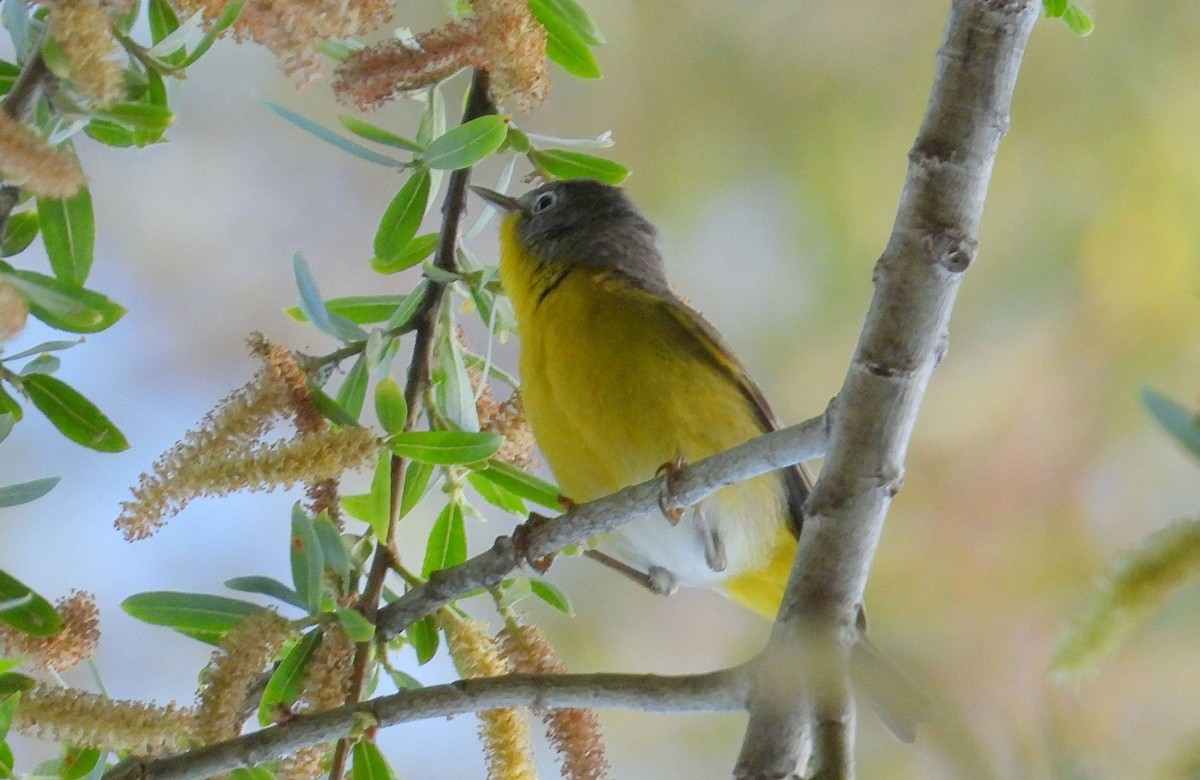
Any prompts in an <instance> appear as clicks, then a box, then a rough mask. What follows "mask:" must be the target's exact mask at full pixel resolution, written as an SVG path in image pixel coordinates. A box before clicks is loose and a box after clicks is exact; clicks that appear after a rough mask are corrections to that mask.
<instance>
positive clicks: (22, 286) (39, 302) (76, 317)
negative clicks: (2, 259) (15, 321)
mask: <svg viewBox="0 0 1200 780" xmlns="http://www.w3.org/2000/svg"><path fill="white" fill-rule="evenodd" d="M0 279H3V280H4V281H6V282H8V283H9V284H11V285H12V286H13V287H14V288H16V290H17V292H19V293H21V295H22V297H24V298H25V302H26V303H28V304H29V311H30V313H31V314H33V316H35V317H37V318H38V319H39V320H41V321H42V322H44V323H46V324H47V325H49V326H50V327H52V328H58V329H59V330H65V331H68V332H70V333H98V332H100V331H102V330H104V329H105V328H108V327H109V326H110V325H112V324H113V323H115V322H116V321H117V320H119V319H121V317H123V316H124V315H125V309H124V307H122V306H121V305H120V304H117V303H114V302H113V301H111V300H109V299H108V298H106V297H105V296H103V295H101V294H100V293H98V292H93V291H91V290H87V289H84V288H82V287H76V286H74V285H72V284H69V283H67V282H64V281H61V280H59V279H55V278H54V277H53V276H46V275H44V274H39V273H35V272H34V271H24V270H16V269H14V268H12V266H9V265H8V264H7V263H5V264H0Z"/></svg>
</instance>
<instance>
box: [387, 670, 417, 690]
mask: <svg viewBox="0 0 1200 780" xmlns="http://www.w3.org/2000/svg"><path fill="white" fill-rule="evenodd" d="M387 673H388V677H391V678H392V683H394V684H395V686H396V688H397V690H401V691H415V690H417V689H418V688H423V687H424V686H423V685H421V681H420V680H418V679H417V678H416V677H413V676H412V675H411V674H408V673H407V672H402V671H400V670H399V669H388V670H387Z"/></svg>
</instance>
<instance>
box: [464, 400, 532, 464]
mask: <svg viewBox="0 0 1200 780" xmlns="http://www.w3.org/2000/svg"><path fill="white" fill-rule="evenodd" d="M475 405H476V410H477V412H478V414H479V427H480V429H481V430H484V431H487V432H488V433H498V434H500V435H501V436H503V437H504V444H502V445H500V450H499V451H498V452H497V453H496V455H495V457H496V459H497V460H501V461H503V462H505V463H508V464H509V465H512V466H516V467H517V468H519V469H530V468H536V467H537V465H538V463H537V460H536V459H535V458H534V457H533V450H534V446H535V445H536V442H535V441H534V438H533V429H531V428H530V427H529V421H528V420H527V419H526V417H525V406H524V404H523V403H522V402H521V393H520V391H513V394H512V395H510V396H509V397H508V398H507V399H506V400H504V401H501V402H498V401H496V397H495V396H494V395H493V394H492V388H491V386H490V385H484V386H483V390H482V392H480V394H479V400H477V401H476V402H475Z"/></svg>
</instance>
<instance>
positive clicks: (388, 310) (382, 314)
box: [284, 295, 409, 325]
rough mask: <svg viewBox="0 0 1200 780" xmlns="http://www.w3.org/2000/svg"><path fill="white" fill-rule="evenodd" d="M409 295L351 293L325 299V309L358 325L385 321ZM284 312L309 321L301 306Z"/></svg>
mask: <svg viewBox="0 0 1200 780" xmlns="http://www.w3.org/2000/svg"><path fill="white" fill-rule="evenodd" d="M408 297H409V296H407V295H350V296H346V297H345V298H330V299H329V300H327V301H325V310H326V311H328V312H330V313H331V314H338V315H341V316H342V317H345V318H346V319H348V320H350V321H351V322H353V323H355V324H357V325H370V324H373V323H376V322H385V321H387V319H388V318H389V317H391V316H392V315H393V314H395V312H396V307H397V306H402V305H404V303H405V302H406V301H407V300H408ZM284 314H286V315H287V316H289V317H291V318H292V319H294V320H296V321H297V322H308V317H306V316H304V312H303V311H301V310H300V307H299V306H292V307H289V308H287V309H284Z"/></svg>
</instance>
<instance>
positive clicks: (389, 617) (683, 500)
mask: <svg viewBox="0 0 1200 780" xmlns="http://www.w3.org/2000/svg"><path fill="white" fill-rule="evenodd" d="M825 438H826V419H825V416H824V415H822V416H821V417H815V418H813V419H811V420H808V421H807V422H802V423H799V424H798V425H793V426H791V427H789V428H784V429H783V430H779V431H774V432H772V433H768V434H765V435H763V436H760V437H758V438H757V439H752V440H751V441H748V442H746V443H745V444H742V445H739V446H737V447H734V448H733V449H731V450H728V451H727V452H723V453H720V454H718V455H713V456H712V457H710V458H705V459H704V460H702V461H698V462H696V463H694V464H692V465H691V466H689V467H688V468H687V469H686V470H685V471H684V473H683V476H682V477H681V478H680V479H679V480H678V481H677V482H676V483H675V484H674V488H673V490H672V492H671V494H670V497H669V500H668V502H667V505H668V506H669V507H687V506H692V505H694V504H698V503H700V501H702V500H703V499H705V498H706V497H708V496H709V495H711V494H713V493H715V492H716V491H718V490H720V489H721V488H723V487H728V486H729V485H733V484H736V483H738V482H744V481H746V480H748V479H752V478H753V477H757V476H758V475H760V474H765V473H767V472H768V471H773V470H775V469H780V468H784V467H786V466H791V465H794V464H796V463H800V462H801V461H805V460H812V459H813V458H818V457H820V456H821V455H822V454H823V453H824V451H825ZM664 485H665V482H664V480H663V479H651V480H648V481H646V482H643V483H641V484H640V485H634V486H633V487H628V488H625V489H624V490H622V491H620V492H618V493H614V494H613V495H611V496H607V497H605V498H601V499H598V500H596V501H591V502H589V503H586V504H580V505H579V506H577V507H575V508H574V509H572V510H571V511H569V512H567V513H565V514H563V515H561V516H560V517H555V518H552V519H548V520H546V519H535V520H532V521H530V522H528V523H526V524H525V525H524V526H522V529H523V530H522V533H520V534H514V536H515V537H516V538H517V541H514V537H508V536H501V537H499V538H498V539H496V543H495V544H494V545H492V548H491V549H490V550H488V551H487V552H485V553H483V554H481V555H477V556H475V557H474V558H472V559H470V560H469V561H466V562H464V563H462V564H460V565H458V566H454V567H452V568H449V569H443V570H442V571H437V572H434V573H433V574H432V575H431V576H430V578H429V582H427V583H426V584H424V585H421V586H418V587H416V588H413V589H412V590H410V591H408V592H407V593H405V594H404V595H403V596H401V597H400V598H398V599H396V601H394V602H392V603H391V604H389V605H388V606H387V607H385V608H384V609H382V610H380V611H379V618H378V621H377V631H378V633H379V635H380V636H382V637H384V638H391V637H394V636H395V635H396V634H398V633H400V632H401V631H403V630H404V629H405V628H407V627H408V626H409V625H410V624H412V623H413V622H415V621H417V620H420V619H421V618H422V617H424V616H425V615H428V614H430V613H432V612H434V611H435V610H437V609H440V608H441V607H444V606H445V605H446V604H449V603H450V602H451V601H453V600H454V599H456V598H459V597H461V596H462V595H464V594H466V593H469V592H471V591H473V590H476V589H478V588H494V587H496V586H498V585H499V584H500V582H501V581H502V580H503V579H504V578H505V577H508V576H510V575H511V574H512V572H513V571H514V570H515V569H516V568H517V567H519V566H520V565H522V564H523V563H525V562H527V561H537V560H540V559H542V558H545V557H547V556H551V555H554V554H555V553H557V552H558V551H559V550H561V549H563V548H564V547H566V546H568V545H571V544H578V543H579V542H582V541H583V540H585V539H587V538H588V537H590V536H594V535H596V534H599V533H605V532H608V531H612V530H614V529H616V528H619V527H620V526H621V525H623V524H624V523H626V522H629V521H630V520H633V519H634V518H637V517H644V516H645V515H648V514H650V513H652V512H658V511H660V506H659V500H660V499H661V498H662V497H663V495H664V493H663V491H664V490H665V487H664ZM663 522H666V520H665V519H664V521H663ZM518 541H519V544H518V543H517V542H518Z"/></svg>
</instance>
